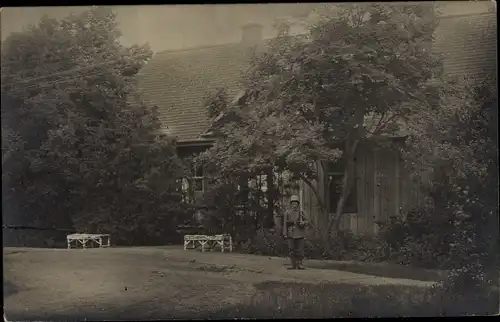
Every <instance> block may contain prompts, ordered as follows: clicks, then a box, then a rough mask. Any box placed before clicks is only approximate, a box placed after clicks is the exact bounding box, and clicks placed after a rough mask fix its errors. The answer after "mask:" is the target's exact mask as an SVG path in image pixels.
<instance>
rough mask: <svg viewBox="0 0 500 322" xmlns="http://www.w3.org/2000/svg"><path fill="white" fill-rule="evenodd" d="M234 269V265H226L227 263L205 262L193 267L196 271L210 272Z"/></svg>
mask: <svg viewBox="0 0 500 322" xmlns="http://www.w3.org/2000/svg"><path fill="white" fill-rule="evenodd" d="M234 269H235V266H234V265H229V266H227V265H211V264H206V265H203V266H199V267H196V268H195V270H197V271H203V272H212V273H224V272H229V271H233V270H234Z"/></svg>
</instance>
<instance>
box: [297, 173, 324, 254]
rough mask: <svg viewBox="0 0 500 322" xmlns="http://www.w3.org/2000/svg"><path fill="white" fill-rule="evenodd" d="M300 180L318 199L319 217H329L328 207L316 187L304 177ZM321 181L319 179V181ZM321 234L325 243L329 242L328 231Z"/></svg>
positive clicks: (322, 230)
mask: <svg viewBox="0 0 500 322" xmlns="http://www.w3.org/2000/svg"><path fill="white" fill-rule="evenodd" d="M300 178H301V179H302V181H303V182H304V183H305V184H306V185H307V186H308V187H309V188H311V191H312V192H313V194H314V196H315V197H316V200H317V202H318V206H319V216H320V218H326V217H327V216H328V214H327V209H326V205H325V204H324V202H323V198H322V196H321V195H320V194H319V191H318V189H317V188H316V186H315V185H314V184H313V183H312V182H311V181H310V180H309V179H307V178H306V177H304V176H300ZM318 180H319V179H318ZM322 228H325V227H322ZM320 233H321V235H322V239H323V240H324V241H325V243H326V242H327V241H328V230H326V229H321V230H320ZM325 245H326V244H325Z"/></svg>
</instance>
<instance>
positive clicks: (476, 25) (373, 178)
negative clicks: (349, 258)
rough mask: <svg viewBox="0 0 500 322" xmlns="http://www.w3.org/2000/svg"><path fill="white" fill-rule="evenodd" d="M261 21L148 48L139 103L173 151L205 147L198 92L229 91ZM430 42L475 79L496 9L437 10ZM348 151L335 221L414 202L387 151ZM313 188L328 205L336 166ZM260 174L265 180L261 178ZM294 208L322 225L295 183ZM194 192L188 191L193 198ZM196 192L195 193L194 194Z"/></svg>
mask: <svg viewBox="0 0 500 322" xmlns="http://www.w3.org/2000/svg"><path fill="white" fill-rule="evenodd" d="M262 43H263V40H262V27H261V26H259V25H256V24H249V25H245V26H244V27H243V28H242V38H241V42H240V43H234V44H227V45H219V46H211V47H201V48H194V49H186V50H177V51H166V52H161V53H158V54H156V55H155V56H154V57H153V59H152V60H151V61H150V62H149V64H148V65H147V66H146V67H145V68H144V69H143V70H142V72H141V75H140V79H139V83H140V90H141V92H142V95H143V99H144V100H145V102H146V103H148V104H152V105H156V106H158V107H159V111H160V114H161V121H162V124H164V127H165V130H166V131H168V132H169V133H171V134H173V135H174V136H176V137H177V139H178V146H177V149H178V153H179V155H180V156H181V157H182V156H187V155H189V154H192V153H199V152H201V151H203V150H204V149H207V148H209V147H210V146H211V145H212V144H213V140H212V139H210V138H209V137H207V136H206V130H207V128H208V126H209V119H208V117H207V116H206V111H205V106H204V102H205V97H206V96H207V95H209V94H211V93H214V92H215V91H216V90H217V89H219V88H222V87H226V88H227V89H228V92H229V95H230V96H231V97H234V98H236V97H237V95H238V93H239V92H240V90H241V84H240V80H241V73H243V72H244V71H245V70H246V69H247V68H248V66H249V51H250V48H255V46H256V45H257V48H259V44H262ZM435 49H436V50H437V51H438V52H440V53H442V54H444V56H445V61H444V68H445V72H446V73H448V74H451V75H464V76H467V77H469V78H481V77H484V76H485V75H486V74H488V73H491V72H492V71H493V72H495V71H496V52H495V50H496V13H492V12H491V13H479V14H467V15H453V16H443V17H441V21H440V25H439V27H438V29H437V31H436V45H435ZM358 151H359V152H358V154H357V156H356V162H357V163H356V185H355V189H354V192H353V193H352V194H351V197H350V198H349V200H348V201H347V203H346V206H345V212H346V215H345V216H344V219H343V221H342V224H341V227H343V228H344V229H350V230H352V231H353V232H356V233H376V231H377V225H376V222H377V221H379V220H382V221H383V220H386V219H387V218H389V217H390V216H395V215H398V214H399V212H400V209H408V208H409V207H410V206H411V205H415V204H416V203H418V202H419V200H420V197H421V196H419V194H418V191H417V190H416V189H414V188H413V187H412V183H411V182H410V181H409V180H408V177H407V176H406V175H405V170H404V167H403V165H402V164H401V162H400V157H399V155H398V154H397V153H396V151H394V150H388V149H382V148H374V147H372V146H368V145H361V146H360V148H359V149H358ZM317 167H318V169H317V170H318V177H319V178H318V180H317V181H316V182H314V185H315V187H316V188H317V191H318V193H319V195H320V197H321V199H322V201H323V202H324V203H325V204H326V206H327V207H328V209H329V211H330V212H332V211H334V210H335V205H336V201H337V200H338V198H339V195H338V189H336V187H337V186H338V184H339V182H340V180H341V178H342V171H343V170H342V168H341V167H340V168H339V167H338V166H335V165H330V164H324V163H321V162H318V163H317ZM192 179H193V181H192V182H194V187H193V188H194V191H195V195H196V196H199V195H200V194H201V193H202V192H203V190H205V189H206V180H205V178H204V175H203V169H201V168H199V169H193V178H192ZM264 181H265V180H264ZM299 185H300V190H299V191H300V194H301V198H302V207H303V209H304V211H305V212H306V214H308V216H309V219H310V221H311V222H312V223H313V225H314V226H316V227H325V226H326V218H321V216H319V215H318V214H319V212H318V204H317V203H318V202H317V199H316V198H315V197H314V194H313V193H312V191H311V189H310V188H309V187H308V186H307V185H305V184H304V183H303V182H301V183H299ZM196 196H195V197H196ZM195 199H196V198H195Z"/></svg>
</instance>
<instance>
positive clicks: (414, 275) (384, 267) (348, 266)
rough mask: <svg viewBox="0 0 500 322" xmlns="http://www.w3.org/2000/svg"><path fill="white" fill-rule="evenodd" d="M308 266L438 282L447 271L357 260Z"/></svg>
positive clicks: (316, 263)
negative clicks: (358, 261)
mask: <svg viewBox="0 0 500 322" xmlns="http://www.w3.org/2000/svg"><path fill="white" fill-rule="evenodd" d="M307 265H308V267H311V268H316V269H334V270H338V271H344V272H350V273H356V274H365V275H371V276H378V277H387V278H402V279H409V280H415V281H425V282H438V281H440V280H442V279H443V278H444V277H445V272H443V271H436V270H430V269H422V268H413V267H404V266H401V265H397V264H385V263H357V262H310V263H308V264H307Z"/></svg>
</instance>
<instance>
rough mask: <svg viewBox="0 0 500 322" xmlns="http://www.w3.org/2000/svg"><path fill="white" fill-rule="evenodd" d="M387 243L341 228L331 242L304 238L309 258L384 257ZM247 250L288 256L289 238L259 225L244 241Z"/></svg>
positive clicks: (364, 259)
mask: <svg viewBox="0 0 500 322" xmlns="http://www.w3.org/2000/svg"><path fill="white" fill-rule="evenodd" d="M385 248H386V246H385V243H384V242H383V241H381V240H380V239H378V238H376V237H368V236H354V235H353V234H352V233H350V232H341V233H339V234H337V235H335V236H331V238H330V241H329V244H327V245H325V241H324V240H322V239H321V238H319V237H314V236H313V237H308V238H306V239H305V244H304V254H305V257H306V258H309V259H330V260H362V261H381V260H383V259H385V257H386V255H385ZM240 250H241V251H242V252H244V253H249V254H257V255H265V256H287V254H288V247H287V243H286V239H284V238H283V237H282V236H281V235H280V234H279V232H277V231H275V230H272V229H269V230H266V229H259V230H258V231H257V233H256V234H255V235H254V236H253V237H250V238H248V239H247V240H246V242H244V243H243V244H242V246H241V247H240Z"/></svg>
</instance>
